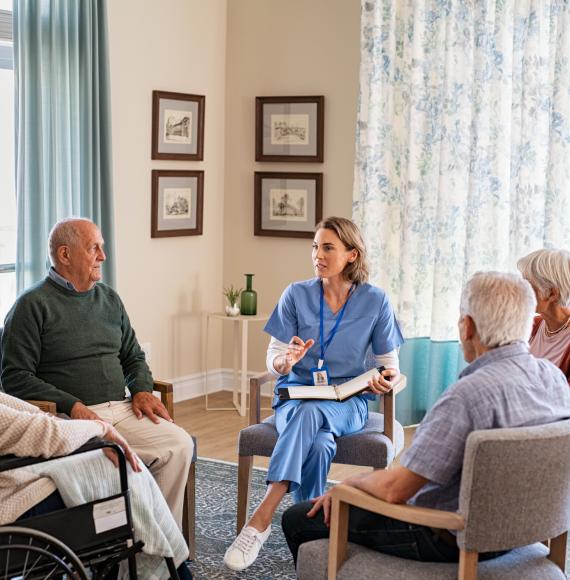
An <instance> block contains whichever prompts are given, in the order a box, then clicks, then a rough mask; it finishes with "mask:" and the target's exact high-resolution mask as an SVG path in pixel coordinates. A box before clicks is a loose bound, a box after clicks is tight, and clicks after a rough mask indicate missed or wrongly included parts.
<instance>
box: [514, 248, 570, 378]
mask: <svg viewBox="0 0 570 580" xmlns="http://www.w3.org/2000/svg"><path fill="white" fill-rule="evenodd" d="M517 266H518V269H519V270H520V272H521V274H522V275H523V277H524V278H526V279H527V280H528V281H529V282H530V284H531V286H532V287H533V289H534V292H535V294H536V312H537V314H538V316H537V317H536V318H535V321H534V325H533V328H532V333H531V336H530V341H529V344H530V351H531V352H532V354H534V355H535V356H536V357H539V358H546V359H548V360H549V361H551V362H552V363H554V364H555V365H556V366H557V367H559V368H560V370H562V372H563V373H564V374H565V375H566V378H567V379H568V382H569V383H570V252H568V251H566V250H537V251H535V252H532V253H531V254H529V255H528V256H525V257H524V258H521V259H520V260H519V261H518V263H517Z"/></svg>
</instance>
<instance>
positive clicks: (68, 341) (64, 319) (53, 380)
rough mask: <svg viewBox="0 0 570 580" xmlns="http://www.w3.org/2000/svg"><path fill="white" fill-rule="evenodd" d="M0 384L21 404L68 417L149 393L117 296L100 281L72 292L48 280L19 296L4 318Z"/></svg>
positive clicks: (140, 355) (139, 354)
mask: <svg viewBox="0 0 570 580" xmlns="http://www.w3.org/2000/svg"><path fill="white" fill-rule="evenodd" d="M2 351H3V360H2V375H1V377H2V386H3V387H4V389H5V391H6V392H7V393H9V394H10V395H14V396H15V397H19V398H21V399H43V400H48V401H54V402H55V403H57V409H58V411H61V412H64V413H69V412H70V411H71V407H73V405H74V404H75V403H76V402H78V401H81V402H82V403H85V404H86V405H96V404H99V403H104V402H106V401H120V400H122V399H123V398H124V397H125V386H127V387H128V388H129V391H130V392H131V394H133V395H134V394H135V393H138V392H140V391H148V392H151V391H152V388H153V379H152V375H151V373H150V370H149V368H148V365H147V364H146V361H145V356H144V352H143V351H142V349H141V347H140V346H139V343H138V342H137V338H136V336H135V331H134V330H133V327H132V326H131V323H130V322H129V317H128V316H127V313H126V311H125V307H124V306H123V303H122V302H121V299H120V298H119V295H118V294H117V293H116V292H115V291H114V290H112V289H111V288H109V287H108V286H105V285H104V284H96V285H95V286H94V287H93V288H92V289H91V290H88V291H87V292H73V291H70V290H67V289H66V288H63V287H62V286H59V285H58V284H56V283H55V282H54V281H53V280H51V279H50V278H49V277H48V278H46V279H45V280H43V281H42V282H39V283H38V284H35V285H34V286H32V287H31V288H30V289H29V290H27V291H26V292H24V293H23V294H22V295H21V296H20V297H19V298H18V300H17V301H16V303H15V304H14V306H13V307H12V309H11V310H10V312H9V313H8V315H7V317H6V324H5V328H4V334H3V336H2Z"/></svg>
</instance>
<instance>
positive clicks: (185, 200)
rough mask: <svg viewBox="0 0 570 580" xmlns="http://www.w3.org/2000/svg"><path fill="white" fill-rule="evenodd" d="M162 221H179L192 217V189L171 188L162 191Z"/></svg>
mask: <svg viewBox="0 0 570 580" xmlns="http://www.w3.org/2000/svg"><path fill="white" fill-rule="evenodd" d="M163 195H164V204H163V208H164V211H163V216H162V217H163V219H165V220H179V219H190V218H191V217H192V208H191V200H192V189H190V188H180V187H172V188H165V189H164V194H163Z"/></svg>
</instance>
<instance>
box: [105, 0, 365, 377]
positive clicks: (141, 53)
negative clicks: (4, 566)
mask: <svg viewBox="0 0 570 580" xmlns="http://www.w3.org/2000/svg"><path fill="white" fill-rule="evenodd" d="M108 10H109V34H110V60H111V87H112V108H113V162H114V190H115V216H116V224H115V225H116V250H117V278H118V290H119V292H120V294H121V296H122V298H123V300H124V302H125V304H126V307H127V309H128V312H129V315H130V317H131V320H132V322H133V325H134V326H135V329H136V331H137V335H138V337H139V340H140V341H141V342H150V343H151V344H152V352H151V362H152V368H153V371H154V374H155V376H157V377H163V378H174V377H181V376H184V375H188V374H192V373H196V372H199V371H200V370H201V361H200V348H201V344H200V313H201V312H202V311H207V310H220V309H221V307H222V305H223V301H222V297H221V290H222V287H223V286H224V285H227V284H230V283H233V284H237V285H243V283H244V279H243V273H244V272H254V273H255V274H256V276H255V278H254V287H255V288H256V289H257V291H258V292H259V309H260V310H261V311H264V312H268V311H270V310H271V309H272V308H273V306H274V304H275V302H276V301H277V299H278V298H279V295H280V293H281V291H282V290H283V289H284V288H285V286H286V285H287V284H288V283H289V282H291V281H294V280H299V279H304V278H308V277H310V276H311V275H312V269H311V264H310V240H307V239H305V240H298V239H286V238H268V237H255V236H253V172H254V171H256V170H258V171H272V170H276V171H318V172H323V174H324V208H323V210H324V214H325V215H331V214H337V215H344V216H350V213H351V202H352V179H353V163H354V127H355V115H356V104H357V95H358V66H359V15H360V1H359V0H227V2H226V0H112V1H111V2H108ZM153 90H168V91H177V92H188V93H197V94H203V95H206V123H205V153H204V161H203V162H181V161H171V162H167V161H152V160H151V159H150V140H151V134H150V128H151V98H152V91H153ZM303 94H305V95H315V94H316V95H324V96H325V162H324V163H322V164H308V163H256V162H255V161H254V121H255V119H254V106H255V97H256V96H268V95H282V96H287V95H303ZM161 168H162V169H204V170H205V189H204V235H202V236H197V237H181V238H164V239H151V238H150V202H151V192H150V175H151V170H152V169H161ZM227 330H229V326H228V327H227ZM252 334H253V337H252V338H253V340H252V342H251V351H250V352H252V353H254V354H252V356H251V357H250V363H249V368H250V369H253V370H259V369H261V368H263V356H262V353H263V352H264V349H265V344H266V339H265V338H263V339H262V334H261V332H259V331H258V329H256V330H255V332H252ZM217 340H218V339H217V336H214V337H213V341H212V343H211V346H210V351H211V353H213V355H212V356H213V357H214V359H216V357H215V353H217V352H218V351H219V348H218V346H217V345H219V342H217ZM228 340H229V339H228V337H226V345H225V346H226V349H227V348H228V347H229V344H228ZM221 364H222V362H221V360H220V359H219V358H218V359H217V360H211V361H210V366H211V367H216V366H218V367H219V366H220V365H221ZM223 366H231V358H230V357H229V356H228V357H224V361H223Z"/></svg>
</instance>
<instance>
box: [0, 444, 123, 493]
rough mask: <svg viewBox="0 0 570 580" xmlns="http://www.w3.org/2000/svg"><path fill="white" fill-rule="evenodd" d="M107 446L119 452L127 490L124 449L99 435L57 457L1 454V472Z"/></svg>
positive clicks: (120, 468) (121, 474) (120, 474)
mask: <svg viewBox="0 0 570 580" xmlns="http://www.w3.org/2000/svg"><path fill="white" fill-rule="evenodd" d="M105 447H110V448H111V449H113V450H114V451H116V452H117V455H118V457H119V476H120V479H121V491H126V490H127V489H128V484H127V461H126V459H125V454H124V453H123V450H122V449H121V448H120V447H119V446H118V445H117V444H116V443H113V442H112V441H105V440H104V439H99V438H98V437H93V438H92V439H89V441H87V443H84V444H83V445H82V446H81V447H78V448H77V449H76V450H75V451H73V452H72V453H69V455H59V456H57V457H18V456H16V455H0V472H2V471H8V470H10V469H19V468H21V467H27V466H28V465H36V464H38V463H46V462H47V461H52V460H54V459H59V458H60V457H69V456H70V455H79V454H81V453H87V452H88V451H96V450H97V449H104V448H105Z"/></svg>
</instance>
